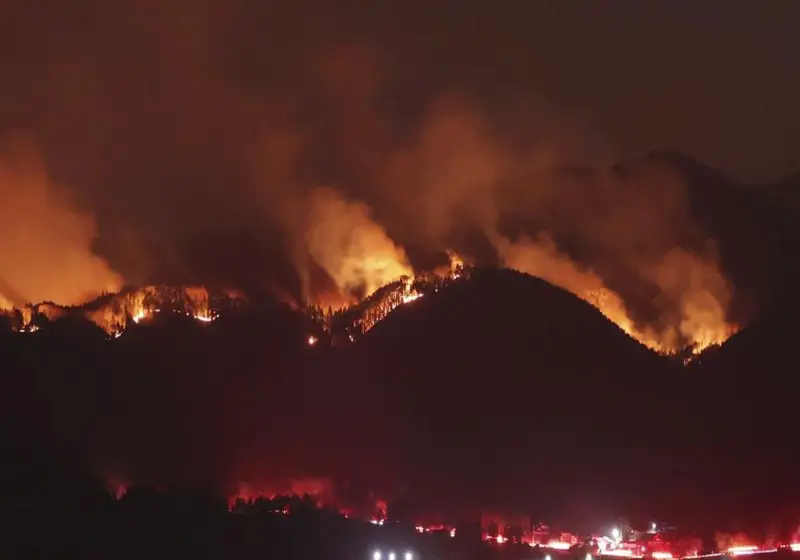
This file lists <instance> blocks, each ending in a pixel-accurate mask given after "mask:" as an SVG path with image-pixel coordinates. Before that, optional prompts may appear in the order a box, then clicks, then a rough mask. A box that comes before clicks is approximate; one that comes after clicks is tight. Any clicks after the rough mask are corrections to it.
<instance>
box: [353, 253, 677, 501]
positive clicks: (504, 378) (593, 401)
mask: <svg viewBox="0 0 800 560" xmlns="http://www.w3.org/2000/svg"><path fill="white" fill-rule="evenodd" d="M346 358H347V360H348V364H349V365H348V367H347V368H346V369H347V370H349V371H353V372H358V373H354V375H358V379H359V383H360V385H361V387H362V388H363V387H368V388H369V390H368V393H369V394H371V395H374V396H376V397H377V398H378V402H377V404H375V403H374V402H370V403H369V404H366V405H363V404H362V408H368V409H369V411H370V413H369V414H370V417H371V420H370V423H371V424H372V426H373V429H375V428H374V427H375V425H381V426H382V431H384V432H388V433H389V434H390V439H391V442H392V445H393V446H395V451H396V453H394V455H393V461H394V462H395V464H402V465H403V470H404V471H405V472H409V473H416V475H419V474H423V473H425V472H428V473H436V474H431V475H430V479H429V480H423V479H424V478H425V477H424V476H423V477H422V479H418V483H419V484H421V485H423V486H425V487H426V488H427V490H426V495H428V496H434V495H435V494H436V493H437V491H438V492H441V493H442V494H447V495H449V496H453V495H462V496H464V497H465V498H466V499H467V500H475V501H484V502H492V501H493V500H498V503H499V501H502V500H503V499H507V498H508V494H507V492H506V491H505V490H503V489H504V488H509V487H511V488H517V490H516V491H515V494H516V495H517V498H518V499H519V500H520V502H524V503H538V504H540V505H542V507H543V508H545V509H546V507H551V508H555V507H558V506H557V505H556V504H559V502H560V500H561V498H560V496H562V494H561V493H562V492H564V493H566V492H568V489H569V488H572V492H574V493H580V492H584V493H586V494H587V495H590V494H591V493H592V492H599V493H600V494H602V495H603V498H601V496H600V495H599V494H598V495H597V498H598V500H599V501H601V500H602V499H605V498H610V496H611V495H615V496H616V498H615V499H617V498H619V499H624V498H623V496H625V494H626V492H625V490H624V485H625V484H627V482H626V483H623V481H622V479H623V477H622V471H617V472H614V471H615V468H616V467H615V468H612V467H611V463H613V464H615V465H616V464H617V461H616V460H614V461H612V462H611V463H609V462H608V459H609V454H616V453H619V460H622V458H623V457H624V458H625V460H628V461H630V462H631V468H628V467H626V468H625V469H624V472H625V473H630V471H631V470H632V469H633V465H634V464H636V465H639V466H641V467H642V468H645V465H650V466H652V464H654V463H653V462H655V461H656V458H655V456H654V455H651V452H653V451H655V446H654V445H652V443H651V441H650V438H651V437H659V438H661V440H662V441H666V443H667V444H669V441H668V440H669V439H672V436H671V434H670V429H671V426H672V423H670V426H667V425H666V424H665V423H664V422H663V420H664V417H663V416H659V415H653V414H651V410H652V407H653V406H656V405H654V402H655V403H660V404H665V403H666V402H667V401H668V400H669V399H670V398H672V396H674V395H675V394H680V393H681V392H682V391H681V389H680V388H679V387H680V386H681V384H682V383H684V382H685V379H684V376H683V375H682V370H681V368H680V367H679V366H678V365H677V364H676V363H675V362H673V361H671V360H668V359H666V358H663V357H661V356H658V355H656V354H654V353H653V352H651V351H649V350H647V349H646V348H645V347H643V346H641V345H640V344H639V343H638V342H636V341H634V340H633V339H631V338H629V337H628V336H627V335H626V334H624V333H623V332H622V331H620V330H619V329H618V328H617V327H616V326H615V325H613V324H612V323H610V322H609V321H608V320H607V319H605V318H604V317H603V316H602V315H601V314H600V313H599V312H598V311H597V310H596V309H595V308H593V307H592V306H590V305H589V304H587V303H585V302H583V301H582V300H580V299H578V298H577V297H575V296H573V295H572V294H570V293H568V292H565V291H563V290H561V289H559V288H556V287H554V286H551V285H549V284H547V283H546V282H544V281H542V280H539V279H537V278H533V277H531V276H527V275H524V274H520V273H517V272H513V271H510V270H496V269H479V270H476V271H474V273H473V275H472V277H471V278H470V279H468V280H463V281H457V282H455V283H454V284H453V285H451V286H450V287H448V288H447V289H444V290H440V291H439V292H437V293H433V294H430V295H428V296H425V297H423V298H422V299H420V300H417V301H415V302H413V303H410V304H407V305H405V306H401V307H400V308H398V309H397V310H396V311H395V312H394V313H392V314H391V315H390V316H389V317H387V318H386V319H385V320H384V321H383V322H381V323H379V324H378V325H377V326H376V327H374V328H373V329H372V330H371V331H370V332H369V333H367V335H366V336H365V338H364V340H363V341H362V342H361V343H360V344H358V345H356V346H354V347H352V349H350V350H349V351H348V352H347V356H346ZM662 391H663V392H664V394H665V395H666V396H664V397H660V396H659V395H660V392H662ZM654 399H655V401H654ZM353 406H356V403H354V404H353ZM637 417H641V418H647V427H642V425H641V424H640V423H638V422H637V423H634V424H631V421H630V419H631V418H637ZM601 449H603V450H604V451H603V452H602V453H601V454H600V455H598V453H600V450H601ZM423 465H424V466H425V468H419V467H421V466H423ZM463 465H470V467H469V469H463V468H462V466H463ZM415 466H416V467H417V468H415ZM441 473H448V474H447V475H446V476H445V477H444V479H443V478H442V476H441ZM626 476H627V475H626ZM618 477H619V478H618ZM545 480H546V481H547V483H546V484H544V483H543V481H545ZM626 480H627V481H628V482H630V480H631V479H630V478H629V477H628V478H626ZM578 488H580V490H578ZM612 488H613V490H612ZM650 489H651V490H653V488H652V487H651V488H650ZM604 493H607V495H606V494H604ZM442 500H443V501H444V498H442ZM544 504H547V506H545V505H544Z"/></svg>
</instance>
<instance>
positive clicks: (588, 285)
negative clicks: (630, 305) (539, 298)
mask: <svg viewBox="0 0 800 560" xmlns="http://www.w3.org/2000/svg"><path fill="white" fill-rule="evenodd" d="M494 242H495V246H496V248H497V250H498V253H499V254H500V256H501V258H502V261H503V263H504V265H505V266H508V267H509V268H513V269H516V270H519V271H521V272H525V273H527V274H531V275H533V276H538V277H540V278H542V279H544V280H546V281H548V282H550V283H551V284H553V285H555V286H559V287H560V288H563V289H565V290H567V291H569V292H572V293H573V294H575V295H576V296H578V297H580V298H581V299H583V300H584V301H586V302H588V303H590V304H592V305H593V306H595V307H596V308H597V309H598V310H599V311H600V312H601V313H602V314H603V315H605V317H606V318H608V319H609V320H610V321H612V322H613V323H615V324H616V325H617V326H618V327H619V328H620V329H622V330H623V331H624V332H625V333H627V334H628V335H629V336H631V337H633V338H635V339H636V340H638V341H639V342H641V343H642V344H644V345H645V346H647V347H648V348H650V349H652V350H655V351H657V352H661V353H674V352H677V351H679V350H681V349H682V348H684V347H686V346H690V347H691V348H692V352H693V353H700V352H702V351H703V350H704V349H706V348H708V347H709V346H711V345H714V344H721V343H723V342H724V341H725V340H727V338H728V337H730V336H731V334H733V332H735V328H734V327H732V326H730V325H728V324H727V323H726V318H725V306H726V305H727V300H728V297H729V293H728V291H727V285H726V283H725V280H724V278H723V277H722V276H721V274H720V273H719V271H718V270H717V268H716V267H713V266H711V265H710V264H708V263H707V262H703V261H699V260H698V259H696V258H694V257H693V256H692V255H690V254H689V253H687V252H684V251H680V250H674V251H671V252H669V253H668V254H667V255H666V256H665V258H664V260H663V261H662V262H661V263H659V265H658V266H657V267H656V268H655V269H654V271H651V275H652V276H651V277H652V279H653V280H654V281H655V282H656V283H657V284H658V285H659V286H660V287H661V289H662V290H663V294H664V295H666V296H669V297H674V298H675V302H674V303H675V307H676V308H677V309H678V310H679V316H678V317H676V318H675V319H674V320H672V321H670V322H669V324H668V325H667V326H665V327H664V328H663V329H661V330H656V329H654V328H652V327H644V328H641V327H639V326H638V325H637V324H636V323H635V321H634V320H633V319H632V318H631V316H630V314H629V312H628V310H627V309H626V306H625V302H624V301H623V300H622V298H621V297H620V296H619V295H618V294H617V293H615V292H614V291H612V290H611V289H609V288H608V287H607V286H606V285H605V283H604V281H603V280H602V279H601V278H600V277H599V276H598V275H597V274H595V273H594V272H593V271H591V270H589V269H582V268H580V267H579V266H578V265H577V264H576V263H575V262H574V261H573V260H571V259H570V258H569V257H568V256H566V255H564V254H562V253H559V251H558V249H557V247H556V245H555V243H554V242H553V240H552V239H551V238H550V237H548V236H547V235H541V236H539V238H537V239H529V238H521V239H519V240H518V241H517V242H516V243H512V242H510V241H508V240H507V239H505V238H502V237H499V236H496V237H495V239H494ZM720 294H721V297H720Z"/></svg>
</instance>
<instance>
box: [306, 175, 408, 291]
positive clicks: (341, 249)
mask: <svg viewBox="0 0 800 560" xmlns="http://www.w3.org/2000/svg"><path fill="white" fill-rule="evenodd" d="M306 240H307V242H308V251H309V253H310V255H311V257H312V258H313V259H314V260H315V261H316V262H317V263H318V264H319V265H320V266H321V267H322V268H324V269H325V271H326V272H327V273H328V274H329V275H330V277H331V278H332V279H333V281H334V282H335V283H336V286H337V287H338V288H339V291H340V292H341V293H343V294H353V293H361V294H363V295H369V294H372V293H373V292H375V291H376V290H377V289H378V288H380V287H381V286H385V285H386V284H389V283H391V282H393V281H395V280H397V279H398V278H402V277H404V276H411V275H412V274H413V271H412V269H411V267H410V265H409V264H408V259H407V257H406V254H405V251H404V250H403V248H402V247H399V246H398V245H396V244H395V243H394V242H393V241H392V240H391V239H390V238H389V236H388V235H387V234H386V232H385V231H384V229H383V228H382V227H381V226H380V225H378V224H377V223H376V222H374V221H373V220H372V217H371V215H370V210H369V208H368V207H367V206H366V205H364V204H361V203H353V202H348V201H347V200H345V199H344V198H343V197H342V195H341V194H340V193H338V192H336V191H334V190H331V189H316V190H315V191H314V192H313V193H312V195H311V213H310V219H309V227H308V231H307V234H306Z"/></svg>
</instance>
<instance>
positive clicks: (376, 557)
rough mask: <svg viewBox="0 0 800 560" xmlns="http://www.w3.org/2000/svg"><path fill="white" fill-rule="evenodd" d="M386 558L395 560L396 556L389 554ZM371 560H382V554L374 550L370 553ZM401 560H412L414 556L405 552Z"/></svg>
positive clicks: (392, 553)
mask: <svg viewBox="0 0 800 560" xmlns="http://www.w3.org/2000/svg"><path fill="white" fill-rule="evenodd" d="M386 558H387V560H397V555H396V554H395V553H394V552H390V553H389V555H388V556H387V557H386ZM372 560H383V554H382V553H381V551H380V550H376V551H375V552H373V553H372ZM403 560H414V555H413V554H411V553H410V552H406V553H405V556H403Z"/></svg>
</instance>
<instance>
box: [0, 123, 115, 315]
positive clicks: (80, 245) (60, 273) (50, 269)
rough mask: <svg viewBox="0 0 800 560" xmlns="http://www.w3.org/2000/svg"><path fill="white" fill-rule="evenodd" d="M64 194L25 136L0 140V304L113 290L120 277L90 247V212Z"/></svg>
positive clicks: (64, 299) (81, 297) (79, 299)
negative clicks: (23, 137) (53, 181)
mask: <svg viewBox="0 0 800 560" xmlns="http://www.w3.org/2000/svg"><path fill="white" fill-rule="evenodd" d="M68 197H69V192H68V191H67V190H65V189H63V188H60V187H58V186H56V185H54V184H53V183H52V182H51V181H50V179H49V177H48V175H47V170H46V169H45V167H44V163H43V162H42V160H41V157H40V155H39V153H38V152H37V151H36V148H35V146H34V145H33V144H32V143H31V142H30V141H28V140H25V139H21V138H15V139H7V140H6V141H5V142H3V143H2V144H1V145H0V200H2V204H0V238H1V239H2V244H0V307H2V306H6V307H8V306H10V304H14V305H18V306H19V305H24V304H26V303H38V302H41V301H54V302H58V303H61V304H65V305H72V304H79V303H83V302H84V301H86V300H87V299H89V298H92V297H95V296H97V295H98V294H99V293H101V292H103V291H113V290H117V289H119V287H120V284H121V279H120V277H119V276H118V275H117V274H116V273H115V272H114V271H113V270H111V268H109V266H108V264H107V263H106V262H105V261H104V260H103V259H102V258H100V257H98V256H97V255H95V254H94V252H93V251H92V243H93V242H94V239H95V236H96V233H97V232H96V226H95V222H94V219H93V217H92V216H91V215H90V214H87V213H85V212H82V211H81V210H79V209H77V208H75V206H74V205H72V204H71V203H70V201H69V198H68Z"/></svg>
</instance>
